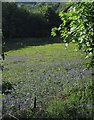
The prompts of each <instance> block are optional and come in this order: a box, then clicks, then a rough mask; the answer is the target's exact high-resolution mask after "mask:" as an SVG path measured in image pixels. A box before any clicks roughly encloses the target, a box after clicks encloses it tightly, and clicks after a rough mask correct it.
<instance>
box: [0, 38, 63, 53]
mask: <svg viewBox="0 0 94 120" xmlns="http://www.w3.org/2000/svg"><path fill="white" fill-rule="evenodd" d="M62 42H63V41H62V39H60V38H58V37H55V38H53V37H49V38H17V39H6V40H3V42H2V43H5V44H3V48H2V51H3V52H7V51H9V50H17V49H21V48H25V47H27V46H40V45H46V44H54V43H62Z"/></svg>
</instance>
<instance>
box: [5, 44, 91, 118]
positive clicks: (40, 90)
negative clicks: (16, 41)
mask: <svg viewBox="0 0 94 120" xmlns="http://www.w3.org/2000/svg"><path fill="white" fill-rule="evenodd" d="M12 47H13V46H12ZM5 54H7V56H6V59H5V61H4V71H3V81H9V82H10V83H12V84H13V87H14V89H15V90H13V91H12V96H14V97H13V99H14V101H16V102H17V99H19V100H20V102H19V104H20V105H21V108H23V107H25V108H30V107H31V108H32V106H33V100H34V97H35V96H36V97H37V107H39V109H40V108H41V107H42V108H45V106H47V105H48V104H50V102H51V99H53V98H54V97H55V96H58V95H59V94H60V95H61V93H62V92H63V89H69V87H70V86H71V87H74V86H76V84H79V86H80V85H84V84H85V85H87V84H88V81H91V76H90V74H91V70H86V69H85V68H86V66H85V63H86V62H87V61H86V60H85V59H84V56H85V55H84V54H82V52H81V51H75V44H70V45H69V46H68V47H67V48H66V47H65V44H64V43H54V44H48V45H40V46H27V47H24V48H20V49H18V50H15V48H14V50H10V51H7V52H5ZM62 87H64V88H63V89H62ZM5 97H6V96H5ZM58 98H60V96H58ZM8 100H9V101H11V100H10V99H9V98H8ZM28 101H29V104H28ZM60 101H61V100H60ZM16 102H15V103H16ZM25 102H26V104H25ZM15 103H13V105H10V106H9V108H10V109H11V113H13V106H15ZM22 103H23V104H22ZM62 104H63V103H62V102H60V104H58V106H57V107H59V109H60V111H61V109H63V108H62V107H60V106H62ZM6 106H7V105H6ZM55 107H56V106H55ZM9 108H7V111H8V109H9ZM16 109H18V106H17V105H16ZM46 109H47V111H48V114H51V115H54V111H53V109H54V108H53V107H51V105H49V107H48V108H45V110H46ZM55 109H57V108H55ZM59 109H58V111H59ZM63 110H64V109H63ZM51 111H52V112H53V113H51ZM56 114H58V115H59V112H57V113H56ZM60 114H61V113H60ZM58 115H57V116H58ZM36 116H37V115H36ZM51 117H52V116H51Z"/></svg>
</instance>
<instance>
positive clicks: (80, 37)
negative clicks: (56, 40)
mask: <svg viewBox="0 0 94 120" xmlns="http://www.w3.org/2000/svg"><path fill="white" fill-rule="evenodd" d="M59 16H60V17H61V20H62V23H61V24H60V26H59V27H58V28H57V27H55V28H53V29H52V35H53V36H56V35H57V32H58V31H59V32H60V37H62V38H63V41H64V42H65V43H70V42H75V43H77V45H78V47H79V49H82V50H83V51H84V52H85V53H86V58H91V62H90V63H89V64H87V65H88V66H87V67H90V66H94V62H93V61H94V54H93V52H94V2H78V3H72V5H71V6H70V7H69V8H68V10H67V11H61V12H60V14H59Z"/></svg>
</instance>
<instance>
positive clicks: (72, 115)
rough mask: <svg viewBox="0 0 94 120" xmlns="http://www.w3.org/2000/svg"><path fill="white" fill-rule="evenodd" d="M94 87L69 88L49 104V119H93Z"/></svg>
mask: <svg viewBox="0 0 94 120" xmlns="http://www.w3.org/2000/svg"><path fill="white" fill-rule="evenodd" d="M91 100H92V85H91V84H90V83H89V84H88V85H87V86H74V87H67V88H66V89H65V90H64V91H63V92H62V93H61V94H59V95H58V97H55V98H54V99H53V100H52V101H50V103H48V105H47V108H46V112H47V113H48V116H49V117H54V118H63V119H64V120H68V119H70V120H74V119H77V120H80V119H84V120H85V119H87V120H91V119H92V105H91V104H92V101H91Z"/></svg>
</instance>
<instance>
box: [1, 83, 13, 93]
mask: <svg viewBox="0 0 94 120" xmlns="http://www.w3.org/2000/svg"><path fill="white" fill-rule="evenodd" d="M12 89H13V85H12V83H11V82H9V81H3V83H2V94H5V95H7V94H11V91H12Z"/></svg>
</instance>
